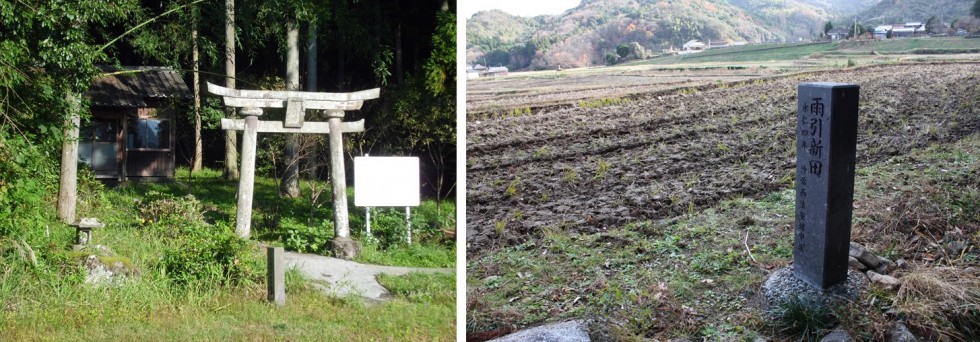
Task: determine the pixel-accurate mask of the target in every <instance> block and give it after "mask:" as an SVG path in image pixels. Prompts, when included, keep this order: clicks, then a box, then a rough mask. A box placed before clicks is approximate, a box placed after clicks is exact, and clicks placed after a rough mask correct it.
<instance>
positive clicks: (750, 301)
mask: <svg viewBox="0 0 980 342" xmlns="http://www.w3.org/2000/svg"><path fill="white" fill-rule="evenodd" d="M978 175H980V136H977V135H972V136H969V137H967V138H965V139H962V140H960V141H959V142H956V143H952V144H948V145H934V146H931V147H928V148H924V149H920V150H916V151H913V152H912V153H910V154H908V155H904V156H896V157H893V158H891V159H889V160H886V161H884V162H881V163H878V164H876V165H865V166H863V167H862V168H860V169H859V170H858V171H857V175H856V184H855V191H856V193H855V203H854V207H855V210H854V223H853V231H852V236H851V238H852V241H856V242H858V243H861V244H863V245H865V246H867V247H868V248H869V249H870V250H872V251H873V252H875V253H876V254H878V255H882V256H885V257H888V258H890V259H891V260H897V259H904V260H905V261H907V262H908V263H909V265H910V267H909V268H907V269H903V270H900V271H898V277H899V279H900V280H901V282H902V287H901V288H900V290H899V291H897V292H896V291H889V290H886V289H883V288H877V287H875V288H872V289H871V290H870V291H868V292H866V293H864V294H862V296H861V298H860V299H858V300H856V301H854V302H852V303H851V304H850V305H848V306H845V307H837V308H831V311H832V312H830V313H829V315H830V317H831V319H830V324H827V325H816V326H810V327H809V328H811V329H810V330H809V332H808V333H802V332H800V331H796V330H793V329H790V328H788V327H792V326H793V325H794V324H799V323H801V322H803V321H805V320H804V319H802V318H800V320H799V321H793V319H794V318H792V317H791V318H787V319H775V318H773V317H772V316H770V315H769V313H768V312H770V310H771V309H772V308H769V307H767V305H766V303H765V301H764V300H763V299H762V298H761V296H760V287H761V284H762V283H763V282H764V281H765V279H766V277H767V276H768V274H769V273H770V272H772V271H773V270H775V269H777V268H780V267H783V266H786V265H788V264H789V263H790V262H791V261H792V243H793V236H792V224H793V220H794V207H793V203H794V201H793V197H794V192H793V190H792V189H784V190H780V191H776V192H772V193H770V194H768V195H766V196H763V197H761V198H737V199H732V200H728V201H724V202H722V203H721V204H719V205H717V206H715V207H713V208H710V209H708V210H704V211H699V212H694V211H691V212H689V213H687V214H686V215H682V216H677V217H674V218H672V219H667V220H664V221H659V222H636V223H633V224H630V225H627V226H623V227H617V228H611V229H609V230H607V231H601V232H597V233H574V232H567V231H564V230H562V228H561V227H551V228H546V229H544V230H542V231H540V232H539V233H538V234H536V235H535V236H533V237H529V239H528V241H527V242H524V243H522V244H519V245H516V246H510V247H503V248H500V249H496V250H493V251H488V252H486V253H482V254H481V255H479V256H477V257H476V258H475V259H473V260H469V261H468V265H467V270H468V272H467V277H468V281H467V313H468V314H467V331H470V332H482V331H494V330H510V329H515V328H522V327H526V326H530V325H536V324H539V323H544V322H553V321H561V320H566V319H573V318H592V319H596V320H597V321H598V322H599V324H598V326H599V330H602V331H601V332H603V333H607V334H610V335H611V336H613V338H614V339H616V340H632V339H637V340H640V339H649V338H654V339H670V338H687V339H691V338H693V339H706V340H735V339H751V338H754V337H757V336H763V337H767V338H773V337H774V338H777V339H787V338H791V339H796V338H801V337H806V338H813V337H816V338H819V337H820V336H822V334H826V333H827V332H829V331H828V330H827V329H829V328H832V327H833V326H834V325H836V324H840V325H841V327H842V328H843V329H846V330H847V331H849V332H850V333H851V335H852V336H854V337H855V338H857V339H867V340H882V339H884V338H885V335H884V334H885V333H886V332H887V331H888V329H890V327H891V324H892V323H893V322H894V321H895V320H896V319H897V318H898V317H902V318H904V320H905V322H906V324H907V325H908V326H909V327H910V328H911V329H912V331H913V332H915V333H916V334H918V335H919V336H925V337H929V338H930V339H936V338H940V337H943V338H949V339H952V340H965V339H967V338H969V337H970V336H974V335H973V334H975V332H977V331H978V329H980V289H978V287H977V284H978V280H980V278H978V277H977V276H976V273H974V272H971V271H970V269H971V267H972V268H974V269H975V268H976V267H978V266H980V252H978V251H977V249H976V248H975V247H974V246H976V244H977V243H978V242H980V207H978V205H977V203H980V187H978V186H980V178H978V177H980V176H978ZM964 246H965V247H964Z"/></svg>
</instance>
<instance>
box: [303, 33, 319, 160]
mask: <svg viewBox="0 0 980 342" xmlns="http://www.w3.org/2000/svg"><path fill="white" fill-rule="evenodd" d="M308 33H309V34H308V36H307V37H306V91H313V92H315V91H316V82H317V75H316V73H317V68H316V62H317V61H316V57H317V56H316V54H317V46H316V40H317V30H316V24H311V25H310V27H309V32H308ZM311 140H312V139H311ZM306 145H309V144H306ZM307 148H308V149H309V152H307V153H306V154H307V157H306V163H307V167H306V169H307V171H306V172H307V174H306V176H307V177H309V178H310V179H316V176H317V167H318V165H317V158H318V151H317V148H316V145H315V144H313V145H312V146H309V147H307Z"/></svg>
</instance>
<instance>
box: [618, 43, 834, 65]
mask: <svg viewBox="0 0 980 342" xmlns="http://www.w3.org/2000/svg"><path fill="white" fill-rule="evenodd" d="M832 48H834V45H833V44H830V43H816V44H810V43H806V44H799V43H792V44H767V45H746V46H736V47H730V48H724V49H712V50H708V51H704V52H698V53H692V54H687V55H674V56H667V57H660V58H653V59H648V60H646V61H642V62H638V63H636V64H637V65H642V64H678V63H707V62H752V61H782V60H794V59H800V58H801V57H804V56H809V55H811V54H814V53H818V52H824V51H827V50H830V49H832Z"/></svg>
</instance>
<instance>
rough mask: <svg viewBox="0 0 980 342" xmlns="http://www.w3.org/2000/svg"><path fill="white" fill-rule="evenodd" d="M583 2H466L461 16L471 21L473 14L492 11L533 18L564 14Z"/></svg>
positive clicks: (474, 0)
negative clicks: (497, 10)
mask: <svg viewBox="0 0 980 342" xmlns="http://www.w3.org/2000/svg"><path fill="white" fill-rule="evenodd" d="M580 1H581V0H544V1H542V0H464V1H459V2H457V3H458V4H459V9H458V10H459V11H460V14H462V15H463V17H464V18H467V19H469V18H470V17H472V16H473V13H476V12H479V11H486V10H491V9H499V10H503V11H504V12H507V13H510V14H513V15H519V16H522V17H533V16H536V15H542V14H562V13H564V12H565V11H566V10H568V9H570V8H572V7H575V6H578V4H579V2H580Z"/></svg>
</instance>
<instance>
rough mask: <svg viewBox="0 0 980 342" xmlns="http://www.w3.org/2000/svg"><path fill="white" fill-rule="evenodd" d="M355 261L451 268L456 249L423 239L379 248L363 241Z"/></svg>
mask: <svg viewBox="0 0 980 342" xmlns="http://www.w3.org/2000/svg"><path fill="white" fill-rule="evenodd" d="M403 240H404V238H403ZM357 261H358V262H362V263H366V264H375V265H393V266H412V267H442V268H453V267H455V266H456V249H455V248H453V247H447V246H445V245H438V244H434V243H431V242H424V241H423V242H415V243H412V244H411V245H405V244H400V245H395V246H389V248H387V249H381V248H380V246H379V245H378V244H377V243H374V242H371V241H365V242H364V243H362V244H361V255H359V256H358V257H357Z"/></svg>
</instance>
